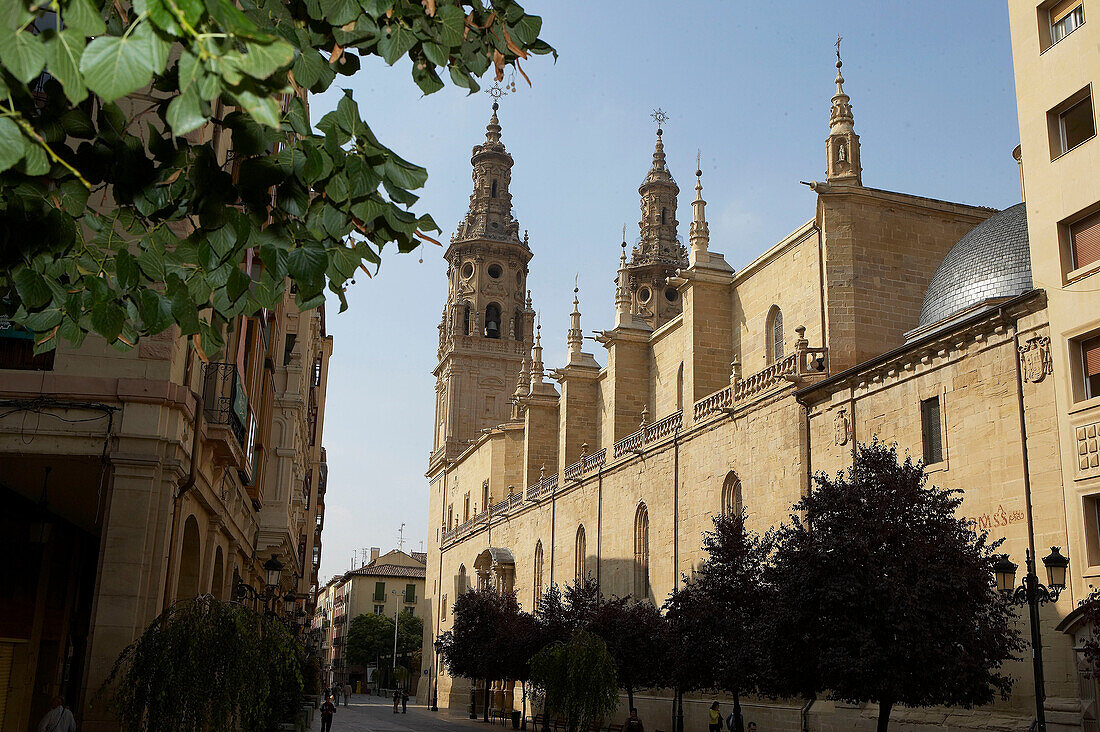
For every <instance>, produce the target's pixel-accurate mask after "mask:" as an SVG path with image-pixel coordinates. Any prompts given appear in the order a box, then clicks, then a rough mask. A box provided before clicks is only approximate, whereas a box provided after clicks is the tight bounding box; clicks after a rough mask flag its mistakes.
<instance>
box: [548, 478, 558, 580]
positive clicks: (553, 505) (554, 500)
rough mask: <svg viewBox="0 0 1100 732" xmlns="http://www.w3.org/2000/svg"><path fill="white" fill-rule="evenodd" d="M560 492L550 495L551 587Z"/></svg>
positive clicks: (555, 491)
mask: <svg viewBox="0 0 1100 732" xmlns="http://www.w3.org/2000/svg"><path fill="white" fill-rule="evenodd" d="M557 516H558V490H557V488H555V489H554V492H553V493H552V494H551V495H550V585H549V586H550V587H553V586H554V530H555V529H556V528H557Z"/></svg>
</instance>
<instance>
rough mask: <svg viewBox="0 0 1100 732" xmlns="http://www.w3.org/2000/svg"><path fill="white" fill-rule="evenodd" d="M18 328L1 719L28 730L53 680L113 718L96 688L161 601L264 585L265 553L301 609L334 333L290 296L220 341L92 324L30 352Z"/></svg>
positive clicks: (2, 372)
mask: <svg viewBox="0 0 1100 732" xmlns="http://www.w3.org/2000/svg"><path fill="white" fill-rule="evenodd" d="M245 266H246V267H247V266H248V265H247V262H246V264H245ZM22 335H23V334H21V333H19V332H18V331H17V330H16V329H14V328H12V327H10V326H9V325H8V324H0V509H2V510H0V515H2V518H0V521H2V522H3V531H2V532H0V534H2V535H3V537H4V538H3V541H4V544H5V547H6V550H7V551H6V555H7V556H8V557H9V569H10V574H9V575H7V576H8V577H10V579H8V580H6V581H5V582H4V587H5V591H4V593H3V594H2V595H0V682H2V683H0V730H3V731H4V732H21V731H22V730H27V729H34V728H35V726H36V725H37V723H38V720H39V719H40V718H41V717H42V715H43V714H44V713H45V711H46V710H47V709H48V708H49V702H50V698H51V697H52V696H53V695H55V694H57V695H60V696H62V697H63V698H64V699H65V701H66V703H67V704H68V705H69V706H70V708H72V709H73V710H74V712H75V713H76V718H77V724H78V726H79V727H80V729H84V730H109V729H116V728H117V722H116V721H115V720H114V718H113V717H112V716H111V714H110V712H109V710H106V709H104V705H103V703H102V702H98V703H94V704H93V697H94V695H95V693H96V691H97V690H98V689H99V688H100V686H101V684H102V683H103V681H104V680H105V678H106V677H107V675H108V674H109V673H110V671H111V668H112V666H113V665H114V663H115V660H116V659H117V657H118V656H119V654H120V653H121V651H122V650H123V649H124V648H125V647H126V646H127V645H129V644H130V643H132V642H133V641H134V640H136V639H137V638H138V637H139V636H140V635H141V634H142V633H143V632H144V630H145V628H146V627H147V626H148V624H149V623H150V621H152V620H153V619H154V618H155V617H156V616H157V615H159V614H160V613H161V612H162V611H164V610H165V609H167V608H168V607H169V606H171V605H172V604H173V603H174V602H176V601H178V600H183V599H187V598H191V597H194V596H196V595H199V594H206V593H208V594H211V595H213V596H214V597H216V598H218V599H222V600H228V599H230V598H231V597H232V595H233V593H234V588H235V587H236V586H237V584H238V583H239V582H240V583H245V584H249V585H251V586H252V587H254V588H256V589H259V590H263V589H264V587H265V582H266V579H265V572H264V569H263V564H264V562H266V561H269V560H270V559H271V557H275V558H277V559H278V560H279V561H280V562H281V564H282V566H283V569H282V572H281V577H280V584H279V586H278V588H277V592H276V594H277V596H278V597H279V598H280V600H281V599H282V598H283V597H284V596H285V594H286V593H294V594H295V595H297V597H298V598H299V605H300V607H301V609H303V610H306V611H310V612H311V611H312V607H313V600H314V597H315V593H316V583H317V571H318V568H319V565H320V556H321V530H322V528H323V522H324V495H325V487H326V485H325V484H326V480H327V466H326V464H325V452H324V448H323V447H322V446H321V445H322V434H323V427H324V411H325V396H326V384H327V380H328V361H329V357H330V355H331V353H332V337H331V336H329V335H327V334H326V332H325V314H324V309H323V308H318V309H316V310H310V311H306V312H300V311H299V310H298V308H297V307H296V305H295V303H294V299H293V296H292V295H290V294H289V293H288V294H287V295H286V296H285V298H284V300H283V302H282V303H281V304H280V305H279V307H278V308H276V309H275V310H272V311H263V312H261V313H259V314H257V315H256V316H254V317H240V318H237V319H236V320H235V321H233V322H232V323H231V324H230V325H229V327H228V329H227V332H226V334H225V335H226V344H227V345H226V347H225V351H224V353H222V354H211V353H205V352H204V351H203V350H202V348H201V346H200V344H199V343H198V342H197V341H196V340H195V339H194V338H189V337H183V336H180V334H179V331H178V329H177V328H175V327H173V328H171V329H169V330H168V331H165V332H164V333H162V334H160V335H157V336H153V337H151V338H146V339H143V340H142V341H141V342H140V343H139V344H138V346H137V347H136V348H134V349H133V350H131V351H128V352H126V353H120V352H118V351H116V350H114V349H112V348H108V347H107V346H106V345H105V344H103V342H102V341H101V340H98V339H97V338H95V337H93V336H89V337H88V338H87V340H86V341H85V343H84V344H83V345H82V346H81V347H79V348H76V347H72V346H70V345H68V344H66V343H62V344H61V345H59V347H58V348H57V350H56V351H55V352H54V353H51V354H48V355H47V356H46V357H32V356H31V348H32V342H31V341H30V340H28V339H26V338H24V337H22ZM11 558H20V559H19V561H17V562H13V561H10V559H11Z"/></svg>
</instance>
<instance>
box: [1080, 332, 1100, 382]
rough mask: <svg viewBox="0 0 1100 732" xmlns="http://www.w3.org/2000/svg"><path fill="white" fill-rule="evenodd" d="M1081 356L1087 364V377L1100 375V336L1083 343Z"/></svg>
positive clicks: (1085, 364)
mask: <svg viewBox="0 0 1100 732" xmlns="http://www.w3.org/2000/svg"><path fill="white" fill-rule="evenodd" d="M1081 356H1082V360H1083V361H1084V366H1085V378H1086V379H1088V378H1091V377H1093V376H1100V338H1093V339H1092V340H1089V341H1085V342H1084V343H1082V344H1081Z"/></svg>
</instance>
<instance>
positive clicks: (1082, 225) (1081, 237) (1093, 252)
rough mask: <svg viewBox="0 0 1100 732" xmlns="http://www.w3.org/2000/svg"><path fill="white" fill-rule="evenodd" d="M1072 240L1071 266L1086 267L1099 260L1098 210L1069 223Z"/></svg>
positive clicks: (1075, 267)
mask: <svg viewBox="0 0 1100 732" xmlns="http://www.w3.org/2000/svg"><path fill="white" fill-rule="evenodd" d="M1069 235H1070V239H1071V240H1072V242H1073V268H1074V269H1080V268H1081V267H1087V266H1089V265H1090V264H1092V263H1093V262H1096V261H1100V212H1097V213H1094V214H1093V215H1091V216H1086V217H1085V218H1083V219H1081V220H1080V221H1078V222H1076V223H1073V224H1070V225H1069Z"/></svg>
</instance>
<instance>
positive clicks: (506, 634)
mask: <svg viewBox="0 0 1100 732" xmlns="http://www.w3.org/2000/svg"><path fill="white" fill-rule="evenodd" d="M500 632H501V639H502V640H503V641H504V642H505V643H506V644H507V647H506V648H505V649H504V655H503V657H502V661H503V663H502V665H501V674H502V675H503V676H504V678H506V679H512V680H515V681H519V682H520V685H521V692H522V693H521V699H522V702H521V703H522V713H521V716H520V719H521V720H523V722H522V723H523V725H524V727H523V728H524V729H526V728H527V682H528V680H530V678H531V659H532V658H533V657H534V656H535V654H536V653H538V652H539V651H540V650H541V649H542V648H543V647H544V646H545V645H546V632H545V630H544V628H543V627H542V624H541V623H539V621H538V619H537V618H536V617H535V616H534V615H532V614H531V613H528V612H524V611H523V610H521V609H520V607H519V604H518V603H515V604H512V603H509V604H507V605H506V606H505V607H504V612H503V613H502V615H501V628H500Z"/></svg>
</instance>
